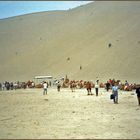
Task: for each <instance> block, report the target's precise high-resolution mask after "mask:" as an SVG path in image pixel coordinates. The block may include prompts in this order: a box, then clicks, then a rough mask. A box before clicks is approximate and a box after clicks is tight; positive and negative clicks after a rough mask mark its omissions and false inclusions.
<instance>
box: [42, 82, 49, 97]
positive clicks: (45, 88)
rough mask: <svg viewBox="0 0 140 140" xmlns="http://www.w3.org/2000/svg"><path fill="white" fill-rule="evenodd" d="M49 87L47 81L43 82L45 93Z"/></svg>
mask: <svg viewBox="0 0 140 140" xmlns="http://www.w3.org/2000/svg"><path fill="white" fill-rule="evenodd" d="M47 88H48V84H47V83H46V82H44V83H43V89H44V90H43V95H45V94H46V95H47Z"/></svg>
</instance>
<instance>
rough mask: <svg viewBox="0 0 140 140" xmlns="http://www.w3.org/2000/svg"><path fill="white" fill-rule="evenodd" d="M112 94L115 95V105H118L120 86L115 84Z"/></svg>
mask: <svg viewBox="0 0 140 140" xmlns="http://www.w3.org/2000/svg"><path fill="white" fill-rule="evenodd" d="M112 93H113V95H114V99H113V101H114V104H118V86H117V83H116V82H115V83H114V85H113V87H112Z"/></svg>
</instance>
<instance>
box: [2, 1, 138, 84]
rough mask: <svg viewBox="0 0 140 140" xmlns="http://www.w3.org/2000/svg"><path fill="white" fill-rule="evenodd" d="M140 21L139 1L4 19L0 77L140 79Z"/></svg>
mask: <svg viewBox="0 0 140 140" xmlns="http://www.w3.org/2000/svg"><path fill="white" fill-rule="evenodd" d="M139 25H140V2H138V1H134V2H133V1H102V2H101V1H96V2H93V3H89V4H87V5H84V6H80V7H78V8H74V9H70V10H68V11H52V12H41V13H36V14H28V15H23V16H17V17H13V18H8V19H5V20H0V64H1V65H0V81H3V80H28V79H32V78H33V77H34V76H36V75H52V76H53V77H56V78H60V77H64V76H65V75H68V77H69V78H70V79H83V80H95V79H96V77H97V76H98V77H99V79H100V80H101V81H104V82H106V80H108V78H115V79H121V80H128V81H131V82H137V83H138V82H139V83H140V75H139V71H140V66H139V62H140V55H139V52H140V47H139V46H140V38H139V36H140V30H139ZM109 43H111V47H108V44H109ZM68 57H69V58H70V60H67V58H68ZM80 65H81V66H82V69H81V70H80Z"/></svg>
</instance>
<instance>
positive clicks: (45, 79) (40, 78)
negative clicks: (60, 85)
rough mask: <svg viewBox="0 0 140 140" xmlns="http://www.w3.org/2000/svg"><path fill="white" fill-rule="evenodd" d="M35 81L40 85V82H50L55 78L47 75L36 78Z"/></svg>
mask: <svg viewBox="0 0 140 140" xmlns="http://www.w3.org/2000/svg"><path fill="white" fill-rule="evenodd" d="M34 79H35V82H36V83H40V82H43V81H48V80H49V81H50V80H52V79H53V77H52V76H50V75H47V76H35V77H34Z"/></svg>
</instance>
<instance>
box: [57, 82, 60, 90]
mask: <svg viewBox="0 0 140 140" xmlns="http://www.w3.org/2000/svg"><path fill="white" fill-rule="evenodd" d="M60 87H61V85H60V82H58V83H57V91H58V92H59V91H60Z"/></svg>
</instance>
